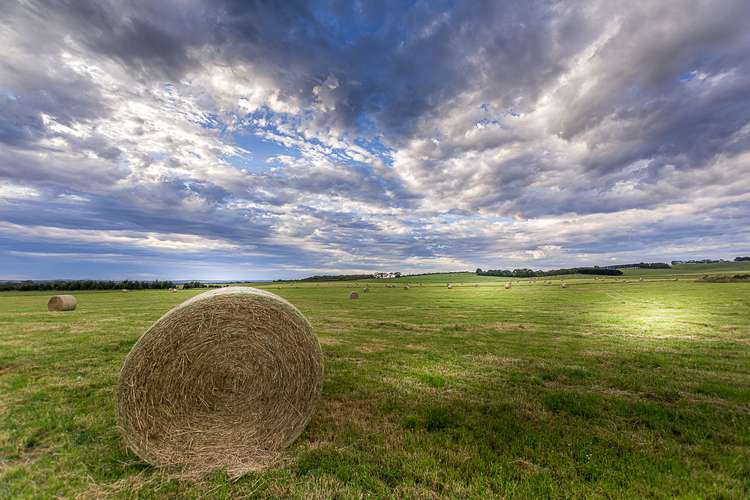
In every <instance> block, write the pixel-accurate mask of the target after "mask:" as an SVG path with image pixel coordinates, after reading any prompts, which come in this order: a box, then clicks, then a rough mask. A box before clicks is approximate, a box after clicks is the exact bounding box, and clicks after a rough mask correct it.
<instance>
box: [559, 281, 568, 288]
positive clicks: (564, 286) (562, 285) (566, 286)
mask: <svg viewBox="0 0 750 500" xmlns="http://www.w3.org/2000/svg"><path fill="white" fill-rule="evenodd" d="M560 286H561V287H563V288H568V284H567V283H565V282H563V283H561V284H560Z"/></svg>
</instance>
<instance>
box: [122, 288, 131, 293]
mask: <svg viewBox="0 0 750 500" xmlns="http://www.w3.org/2000/svg"><path fill="white" fill-rule="evenodd" d="M120 291H121V292H122V293H128V292H129V291H130V290H128V289H127V288H123V289H122V290H120Z"/></svg>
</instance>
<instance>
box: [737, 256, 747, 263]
mask: <svg viewBox="0 0 750 500" xmlns="http://www.w3.org/2000/svg"><path fill="white" fill-rule="evenodd" d="M734 261H735V262H746V261H750V257H735V258H734Z"/></svg>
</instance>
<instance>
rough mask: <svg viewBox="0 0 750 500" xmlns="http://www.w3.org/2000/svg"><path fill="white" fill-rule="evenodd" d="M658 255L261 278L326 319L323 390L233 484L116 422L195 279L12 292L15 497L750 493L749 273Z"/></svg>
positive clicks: (1, 301)
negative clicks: (125, 289)
mask: <svg viewBox="0 0 750 500" xmlns="http://www.w3.org/2000/svg"><path fill="white" fill-rule="evenodd" d="M661 271H662V273H657V272H656V271H654V272H649V273H632V274H635V275H636V276H640V275H644V274H646V275H647V279H646V280H645V281H643V282H640V281H638V279H637V278H636V279H633V278H632V277H630V282H629V283H626V282H625V281H624V279H623V278H620V279H619V280H615V279H612V278H607V279H603V280H594V279H593V278H592V277H585V278H581V279H576V278H575V277H565V279H566V280H567V282H568V284H569V287H568V288H566V289H562V288H561V287H560V285H559V280H560V279H562V278H561V277H554V278H542V279H538V280H537V282H536V283H534V284H529V283H528V282H526V281H525V280H522V281H520V282H519V281H515V282H514V286H513V287H512V288H511V289H509V290H506V289H504V287H503V286H502V285H503V284H504V283H505V282H506V281H508V279H507V278H485V277H477V276H474V275H471V274H466V275H451V276H440V275H434V276H430V277H425V278H424V279H420V278H402V279H401V280H400V281H408V282H409V283H412V284H414V285H415V286H412V288H411V289H410V290H405V289H403V287H400V286H399V287H397V288H385V287H384V284H383V282H377V281H372V282H370V283H369V288H370V291H369V293H366V294H360V299H359V300H349V292H350V291H351V290H359V291H361V286H363V284H364V282H360V283H359V285H360V286H359V288H355V285H354V284H353V283H350V282H338V283H320V284H318V283H304V284H299V283H284V284H270V283H269V284H264V285H261V286H260V287H261V288H266V289H268V290H270V291H273V292H274V293H277V294H279V295H281V296H283V297H284V298H286V299H288V300H289V301H291V302H292V303H294V304H295V305H296V306H297V307H298V308H299V309H300V310H301V311H302V312H303V313H304V314H305V315H306V316H307V318H308V319H309V320H310V322H311V323H312V325H313V327H314V330H315V332H316V334H317V335H318V337H319V339H320V342H321V345H322V348H323V352H324V358H325V375H324V385H323V397H322V400H321V403H320V405H319V407H318V409H317V411H316V413H315V416H314V417H313V419H312V421H311V423H310V425H309V426H308V427H307V429H306V430H305V432H304V433H303V434H302V436H301V437H300V438H299V439H298V440H297V441H296V442H295V443H294V444H293V445H292V446H291V448H289V450H288V451H287V453H286V454H285V457H284V459H283V461H282V462H280V463H279V464H278V465H277V466H276V467H273V468H271V469H269V470H266V471H263V472H258V473H251V474H249V475H247V476H245V477H243V478H241V479H239V480H238V481H236V482H230V481H227V480H226V478H225V477H223V476H222V475H221V474H214V475H212V476H209V477H208V478H206V479H205V480H202V481H188V480H177V479H174V478H169V477H165V476H164V475H163V474H161V473H160V472H158V471H155V470H154V469H153V468H151V467H150V466H148V465H145V464H143V463H141V462H139V460H138V459H137V457H136V456H135V455H133V454H132V453H130V452H129V451H127V450H126V449H125V448H124V446H123V442H122V439H121V437H120V435H119V434H118V432H117V430H116V428H115V414H114V387H115V384H116V381H117V377H118V372H119V369H120V367H121V365H122V362H123V360H124V358H125V356H126V355H127V353H128V351H129V350H130V348H131V346H132V345H133V343H134V342H135V341H136V339H137V338H138V337H139V336H140V335H141V334H142V333H143V331H144V330H145V329H146V328H147V327H148V326H149V325H150V324H151V323H152V322H153V321H155V320H156V319H158V318H159V317H160V316H161V315H162V314H163V313H164V312H166V311H167V310H168V309H169V308H170V307H172V306H174V305H176V304H178V303H180V302H182V301H184V300H185V299H186V298H188V297H190V296H193V295H195V294H197V293H200V290H184V291H181V292H179V293H176V294H173V293H168V292H167V291H136V292H132V293H128V294H123V293H119V292H77V293H75V295H76V297H77V298H78V309H77V310H75V311H73V312H67V313H51V312H47V310H46V303H47V299H48V297H49V295H50V294H49V293H36V292H29V293H5V294H2V295H0V497H1V498H6V497H55V496H79V497H84V498H86V497H101V496H115V497H118V496H119V497H132V496H136V495H138V496H141V497H156V496H163V495H171V496H208V495H210V496H211V497H218V498H237V497H241V496H251V497H252V496H284V497H305V498H308V497H319V498H324V497H330V496H333V495H339V496H342V497H359V496H362V495H373V496H377V497H384V496H397V497H434V496H436V495H440V496H453V497H487V496H504V497H517V498H528V497H549V496H576V497H611V496H612V495H613V494H614V495H615V496H622V497H631V498H636V497H644V496H656V497H671V496H683V497H685V496H687V497H724V498H741V497H747V496H748V495H750V285H748V284H747V283H702V282H697V281H695V277H694V276H693V277H683V279H681V280H680V281H673V280H672V279H671V276H670V275H669V274H668V273H666V274H665V273H664V272H663V270H661ZM698 273H700V271H698ZM625 278H627V277H625ZM547 280H551V281H552V284H545V282H546V281H547ZM462 281H463V282H464V283H465V284H464V285H461V284H460V283H461V282H462ZM446 282H452V283H453V284H454V288H453V289H452V290H449V289H447V288H446V287H445V283H446ZM420 283H423V286H420V285H419V284H420ZM475 285H476V286H475Z"/></svg>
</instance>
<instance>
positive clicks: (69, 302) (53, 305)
mask: <svg viewBox="0 0 750 500" xmlns="http://www.w3.org/2000/svg"><path fill="white" fill-rule="evenodd" d="M77 304H78V301H77V300H76V298H75V297H73V296H72V295H53V296H52V297H50V299H49V302H47V310H48V311H72V310H74V309H75V308H76V305H77Z"/></svg>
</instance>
